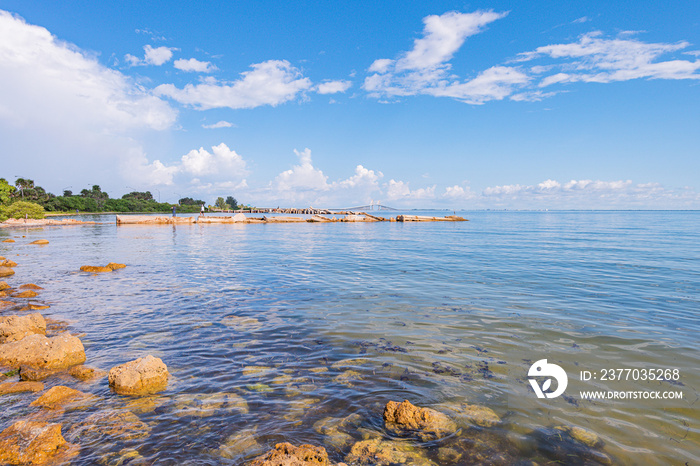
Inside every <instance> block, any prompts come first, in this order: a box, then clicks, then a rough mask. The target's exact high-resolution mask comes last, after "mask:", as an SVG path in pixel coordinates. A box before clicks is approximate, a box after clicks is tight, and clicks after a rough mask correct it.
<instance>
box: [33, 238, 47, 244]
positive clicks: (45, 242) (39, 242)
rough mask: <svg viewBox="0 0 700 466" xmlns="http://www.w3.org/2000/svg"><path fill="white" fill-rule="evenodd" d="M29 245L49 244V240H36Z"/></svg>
mask: <svg viewBox="0 0 700 466" xmlns="http://www.w3.org/2000/svg"><path fill="white" fill-rule="evenodd" d="M29 244H49V240H47V239H38V240H36V241H32V242H31V243H29Z"/></svg>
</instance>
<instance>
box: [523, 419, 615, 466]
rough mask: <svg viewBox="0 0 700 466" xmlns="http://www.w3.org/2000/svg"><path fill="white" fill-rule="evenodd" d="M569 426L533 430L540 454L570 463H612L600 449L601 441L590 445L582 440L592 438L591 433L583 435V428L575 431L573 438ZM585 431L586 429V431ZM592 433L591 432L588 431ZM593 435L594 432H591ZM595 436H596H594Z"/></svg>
mask: <svg viewBox="0 0 700 466" xmlns="http://www.w3.org/2000/svg"><path fill="white" fill-rule="evenodd" d="M570 430H573V429H571V428H569V427H564V428H563V429H562V428H554V429H551V428H544V429H538V430H537V431H535V432H534V438H535V441H536V442H537V450H538V451H539V453H541V454H542V455H544V456H546V457H547V458H549V459H550V460H553V461H557V462H561V463H565V464H572V465H584V464H585V465H589V464H604V465H609V464H613V460H612V458H611V457H610V456H608V455H607V454H605V453H604V452H603V451H601V450H600V447H601V446H602V442H596V443H594V445H595V446H590V445H588V444H586V443H584V441H582V440H585V441H588V442H590V441H591V440H593V436H592V435H584V434H583V432H581V431H584V429H580V431H577V432H576V435H577V437H580V438H581V439H582V440H579V439H578V438H575V437H574V436H573V435H572V434H571V433H570ZM586 432H587V431H586ZM588 433H589V434H593V433H592V432H588ZM593 435H595V434H593ZM596 437H597V436H596Z"/></svg>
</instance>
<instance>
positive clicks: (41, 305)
mask: <svg viewBox="0 0 700 466" xmlns="http://www.w3.org/2000/svg"><path fill="white" fill-rule="evenodd" d="M26 307H27V308H28V309H27V310H28V311H40V310H42V309H48V308H49V307H50V306H49V305H48V304H44V303H27V306H26Z"/></svg>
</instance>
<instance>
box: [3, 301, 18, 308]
mask: <svg viewBox="0 0 700 466" xmlns="http://www.w3.org/2000/svg"><path fill="white" fill-rule="evenodd" d="M15 304H17V303H15V302H14V301H3V300H1V299H0V309H2V308H5V307H10V306H14V305H15Z"/></svg>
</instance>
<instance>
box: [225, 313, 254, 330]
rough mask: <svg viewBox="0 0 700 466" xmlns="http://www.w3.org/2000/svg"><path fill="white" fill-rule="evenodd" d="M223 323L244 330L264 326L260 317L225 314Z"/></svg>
mask: <svg viewBox="0 0 700 466" xmlns="http://www.w3.org/2000/svg"><path fill="white" fill-rule="evenodd" d="M221 323H222V324H224V325H225V326H227V327H233V328H235V329H236V330H240V331H242V332H249V331H253V330H257V329H259V328H260V327H261V326H262V324H261V323H260V321H259V320H258V319H254V318H253V317H241V316H225V317H224V318H223V319H221Z"/></svg>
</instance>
